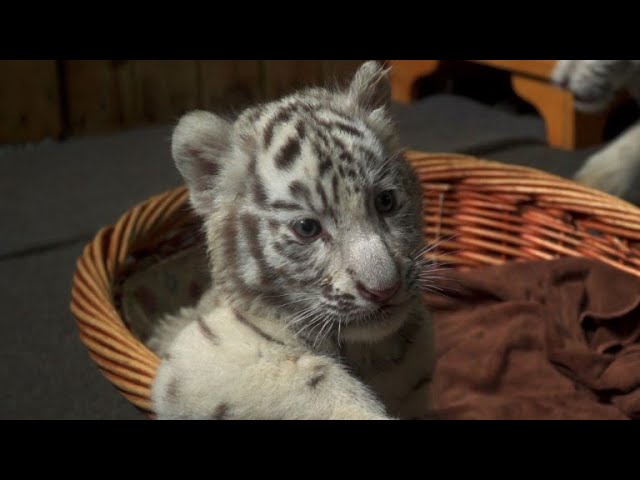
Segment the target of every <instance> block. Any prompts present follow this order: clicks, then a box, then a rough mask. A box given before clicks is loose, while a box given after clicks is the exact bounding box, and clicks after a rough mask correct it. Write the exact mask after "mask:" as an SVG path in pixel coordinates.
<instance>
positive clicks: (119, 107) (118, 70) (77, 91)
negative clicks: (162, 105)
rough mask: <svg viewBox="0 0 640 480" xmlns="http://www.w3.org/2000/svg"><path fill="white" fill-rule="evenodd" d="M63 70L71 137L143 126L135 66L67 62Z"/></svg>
mask: <svg viewBox="0 0 640 480" xmlns="http://www.w3.org/2000/svg"><path fill="white" fill-rule="evenodd" d="M64 70H65V74H64V77H65V83H66V84H65V89H66V97H67V109H68V118H69V133H70V134H71V135H83V134H87V133H98V132H106V131H111V130H121V129H125V128H130V127H133V126H136V125H139V124H141V123H143V115H142V108H141V104H140V102H139V97H138V95H137V88H136V69H135V63H134V62H132V61H129V60H67V61H65V62H64Z"/></svg>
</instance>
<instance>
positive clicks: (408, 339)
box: [148, 62, 433, 419]
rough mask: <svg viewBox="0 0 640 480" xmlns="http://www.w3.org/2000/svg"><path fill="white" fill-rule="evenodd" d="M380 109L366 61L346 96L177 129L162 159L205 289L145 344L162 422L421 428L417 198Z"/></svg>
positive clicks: (426, 340) (424, 389)
mask: <svg viewBox="0 0 640 480" xmlns="http://www.w3.org/2000/svg"><path fill="white" fill-rule="evenodd" d="M389 102H390V85H389V79H388V76H387V71H385V70H384V69H383V68H382V67H381V65H379V64H378V63H376V62H367V63H365V64H363V65H362V66H361V68H360V69H359V70H358V71H357V73H356V74H355V76H354V78H353V80H352V82H351V84H350V86H349V87H348V88H346V89H345V90H338V91H331V90H327V89H321V88H313V89H307V90H303V91H301V92H298V93H295V94H293V95H290V96H287V97H285V98H282V99H280V100H277V101H274V102H271V103H267V104H264V105H259V106H256V107H252V108H249V109H247V110H245V111H244V112H243V113H242V114H241V115H240V116H239V117H238V119H237V120H236V121H235V122H234V123H230V122H228V121H226V120H224V119H222V118H220V117H218V116H216V115H214V114H212V113H207V112H202V111H198V112H193V113H189V114H187V115H185V116H184V117H183V118H182V119H181V120H180V122H179V124H178V126H177V127H176V129H175V132H174V134H173V144H172V151H173V157H174V159H175V162H176V165H177V167H178V169H179V170H180V172H181V174H182V175H183V177H184V179H185V181H186V183H187V185H188V187H189V191H190V200H191V204H192V206H193V208H194V209H195V210H196V211H197V213H198V214H199V215H200V216H201V217H202V219H203V220H204V226H205V229H206V235H207V242H208V251H209V256H210V261H211V272H212V278H213V279H214V286H213V287H212V289H211V290H210V291H209V292H207V293H206V294H205V295H204V296H203V298H202V300H201V302H200V303H199V305H198V306H197V307H195V308H190V309H183V310H182V311H181V312H180V314H178V315H176V316H172V317H169V318H168V319H166V320H165V322H164V323H163V324H162V325H161V326H160V328H158V330H157V331H156V332H155V334H154V336H153V337H152V338H151V339H150V341H149V342H148V345H149V346H150V348H152V349H153V350H154V351H156V352H157V353H158V355H159V356H160V357H161V358H162V362H161V365H160V367H159V370H158V373H157V376H156V379H155V383H154V385H153V388H152V401H153V405H154V408H155V411H156V413H157V416H158V418H160V419H397V418H423V417H425V416H426V415H428V413H426V412H427V410H428V404H429V391H430V379H431V374H432V369H433V347H432V343H433V332H432V324H431V320H430V317H429V314H428V312H427V310H426V309H425V307H424V306H423V304H422V300H421V294H420V286H421V282H422V281H424V280H425V278H427V279H428V275H429V270H428V268H429V267H428V265H426V264H425V263H424V262H423V261H422V260H420V258H421V253H422V252H423V251H424V248H423V247H422V242H423V236H422V193H421V188H420V184H419V181H418V178H417V176H416V174H415V173H414V171H413V170H412V168H411V167H410V165H409V164H408V163H407V161H406V160H405V159H404V157H403V155H402V152H401V149H400V146H399V144H398V141H397V138H396V133H395V130H394V128H393V125H392V123H391V120H390V118H389V117H388V114H387V109H388V104H389ZM425 275H426V277H425Z"/></svg>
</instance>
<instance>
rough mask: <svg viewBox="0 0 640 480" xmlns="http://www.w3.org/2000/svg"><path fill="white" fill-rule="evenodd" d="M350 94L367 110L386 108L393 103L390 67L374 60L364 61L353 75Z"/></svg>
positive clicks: (352, 99) (354, 100)
mask: <svg viewBox="0 0 640 480" xmlns="http://www.w3.org/2000/svg"><path fill="white" fill-rule="evenodd" d="M348 95H349V98H350V99H351V101H353V102H354V103H355V104H357V105H359V106H360V107H362V108H363V109H365V110H368V111H374V110H377V109H379V108H383V109H386V108H387V107H388V106H389V104H390V103H391V82H390V80H389V69H388V68H385V67H384V66H383V65H382V64H381V63H380V62H376V61H373V60H372V61H369V62H365V63H363V64H362V65H361V66H360V68H359V69H358V71H357V72H356V73H355V75H354V76H353V80H352V81H351V85H350V86H349V92H348Z"/></svg>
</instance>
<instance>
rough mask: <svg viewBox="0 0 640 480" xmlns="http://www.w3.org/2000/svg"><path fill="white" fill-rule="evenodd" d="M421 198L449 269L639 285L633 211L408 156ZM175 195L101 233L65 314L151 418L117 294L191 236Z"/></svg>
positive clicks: (551, 180)
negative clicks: (615, 277)
mask: <svg viewBox="0 0 640 480" xmlns="http://www.w3.org/2000/svg"><path fill="white" fill-rule="evenodd" d="M407 158H408V159H409V160H410V161H411V163H412V164H413V165H414V167H415V168H416V171H417V173H418V175H419V177H420V180H421V182H422V185H423V190H424V196H425V199H426V209H425V231H424V233H425V238H426V239H427V241H437V242H438V246H437V248H435V249H434V250H432V251H431V252H429V253H428V255H429V256H430V257H432V258H433V259H434V260H437V261H438V262H441V263H445V264H449V265H452V266H453V267H454V268H472V267H479V266H483V265H497V264H501V263H504V262H506V261H528V260H540V259H552V258H557V257H562V256H581V257H588V258H593V259H598V260H600V261H602V262H604V263H607V264H609V265H612V266H614V267H616V268H619V269H620V270H623V271H626V272H629V273H631V274H634V275H638V276H640V209H639V208H637V207H634V206H633V205H630V204H628V203H626V202H624V201H622V200H620V199H617V198H615V197H612V196H609V195H607V194H604V193H601V192H598V191H596V190H593V189H590V188H586V187H583V186H581V185H578V184H576V183H574V182H572V181H569V180H565V179H562V178H560V177H556V176H554V175H550V174H547V173H544V172H541V171H538V170H535V169H531V168H527V167H519V166H512V165H505V164H501V163H495V162H489V161H485V160H479V159H475V158H472V157H467V156H462V155H449V154H425V153H421V152H408V153H407ZM197 223H198V221H197V219H196V218H195V216H194V215H193V213H191V211H190V209H189V208H188V196H187V191H186V189H185V188H184V187H182V188H178V189H175V190H172V191H169V192H166V193H164V194H161V195H157V196H155V197H152V198H151V199H149V200H147V201H145V202H143V203H141V204H139V205H137V206H135V207H134V208H132V209H131V210H129V211H128V212H126V213H125V214H124V215H123V216H122V217H121V218H120V219H119V220H118V222H117V223H116V224H115V225H113V226H109V227H105V228H103V229H102V230H100V231H99V232H98V233H97V234H96V236H95V238H94V239H93V240H92V241H91V242H90V243H89V244H88V245H87V246H86V247H85V249H84V251H83V253H82V255H81V257H80V258H79V259H78V262H77V267H76V272H75V275H74V279H73V289H72V299H71V311H72V313H73V315H74V316H75V318H76V320H77V324H78V328H79V331H80V338H81V340H82V341H83V342H84V344H85V345H86V346H87V348H88V349H89V354H90V356H91V358H92V359H93V360H94V361H95V362H96V363H97V364H98V366H99V368H100V370H101V371H102V373H103V374H104V375H105V377H107V379H108V380H109V381H110V382H112V383H113V384H114V385H115V386H116V388H118V390H119V391H120V392H121V393H122V394H123V395H124V396H125V397H126V398H127V399H128V400H129V401H130V402H132V403H133V404H134V405H135V406H136V407H138V408H139V409H141V410H142V411H143V412H145V413H146V414H148V415H149V416H151V417H153V409H152V405H151V401H150V399H149V396H150V388H151V384H152V382H153V378H154V375H155V371H156V369H157V367H158V364H159V359H158V358H157V357H156V355H154V354H153V353H152V352H151V351H150V350H149V349H147V348H146V347H145V346H144V345H143V344H142V343H141V342H140V341H139V340H138V339H137V338H135V337H134V336H133V334H132V333H131V332H130V330H129V329H128V327H127V325H126V324H125V322H124V320H123V318H122V315H121V313H120V312H119V309H118V302H117V286H118V282H119V281H120V279H121V278H122V277H123V275H126V272H127V271H129V270H130V269H131V267H132V264H135V263H136V262H139V261H141V259H144V258H149V256H152V255H154V252H156V251H157V250H158V249H159V248H164V249H165V250H166V249H167V245H168V246H169V249H171V248H174V249H177V248H179V246H177V245H179V242H175V241H174V242H171V239H172V238H176V237H179V235H180V232H184V231H185V230H193V229H194V228H197Z"/></svg>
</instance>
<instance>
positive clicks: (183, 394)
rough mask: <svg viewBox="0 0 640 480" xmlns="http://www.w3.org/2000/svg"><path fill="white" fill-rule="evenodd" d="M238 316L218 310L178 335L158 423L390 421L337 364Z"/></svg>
mask: <svg viewBox="0 0 640 480" xmlns="http://www.w3.org/2000/svg"><path fill="white" fill-rule="evenodd" d="M235 315H236V314H235V313H234V312H233V311H232V310H227V309H220V310H217V311H215V312H214V313H213V314H211V315H207V316H204V317H200V318H199V319H198V320H197V321H195V322H193V323H191V324H190V325H188V326H187V327H186V328H184V330H182V332H181V333H180V334H179V335H178V337H177V338H176V340H175V341H174V343H173V344H172V345H171V347H170V348H169V350H168V354H167V355H166V357H165V359H164V360H163V361H162V363H161V365H160V368H159V370H158V372H157V375H156V379H155V382H154V385H153V388H152V400H153V403H154V408H155V410H156V413H157V416H158V418H159V419H217V420H220V419H264V420H276V419H283V420H285V419H286V420H293V419H300V420H302V419H335V420H338V419H344V420H347V419H388V417H387V415H386V413H385V408H384V406H383V405H382V403H381V402H380V401H379V400H378V399H377V398H376V397H375V396H374V395H373V394H372V393H371V391H370V390H369V389H368V388H367V387H366V386H365V385H364V384H363V383H362V382H360V381H359V380H358V379H357V378H355V377H354V376H352V375H351V374H349V372H347V371H346V369H345V368H344V367H343V366H342V365H341V364H340V363H339V362H337V361H336V360H334V359H333V358H331V357H328V356H324V355H319V354H316V353H314V352H312V351H310V350H308V349H305V348H304V347H302V346H301V345H287V344H286V343H284V342H282V341H280V340H278V339H276V338H273V337H272V336H270V335H268V334H266V333H264V332H261V331H260V330H259V329H256V327H249V326H247V325H246V324H244V323H242V322H239V321H238V319H237V318H234V316H235Z"/></svg>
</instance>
